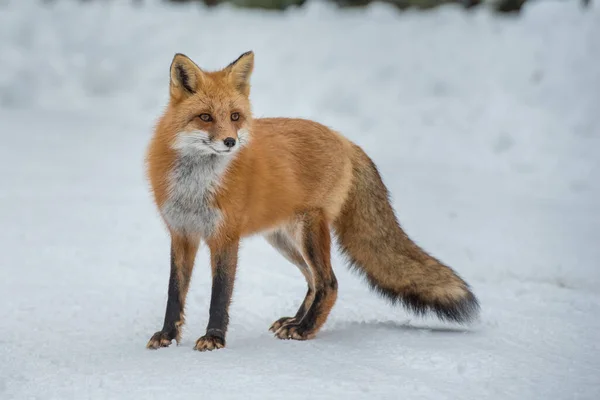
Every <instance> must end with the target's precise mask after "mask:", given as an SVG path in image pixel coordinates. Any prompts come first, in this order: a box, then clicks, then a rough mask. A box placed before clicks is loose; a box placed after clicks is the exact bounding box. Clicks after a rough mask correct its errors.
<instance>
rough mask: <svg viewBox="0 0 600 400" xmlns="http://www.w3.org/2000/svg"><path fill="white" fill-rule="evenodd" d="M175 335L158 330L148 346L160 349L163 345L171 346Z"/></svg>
mask: <svg viewBox="0 0 600 400" xmlns="http://www.w3.org/2000/svg"><path fill="white" fill-rule="evenodd" d="M173 339H174V337H173V336H172V335H171V334H169V332H163V331H158V332H156V333H155V334H154V335H152V337H151V338H150V340H149V341H148V344H147V345H146V348H148V349H153V350H154V349H159V348H161V347H169V345H170V344H171V342H172V341H173Z"/></svg>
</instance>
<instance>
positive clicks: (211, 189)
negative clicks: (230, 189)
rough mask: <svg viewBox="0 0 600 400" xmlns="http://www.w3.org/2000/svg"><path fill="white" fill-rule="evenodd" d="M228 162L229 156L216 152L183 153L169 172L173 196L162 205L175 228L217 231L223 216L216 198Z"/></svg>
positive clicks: (164, 213) (172, 226) (189, 231)
mask: <svg viewBox="0 0 600 400" xmlns="http://www.w3.org/2000/svg"><path fill="white" fill-rule="evenodd" d="M228 162H229V157H222V156H218V155H216V154H199V153H197V152H192V153H186V152H182V153H180V155H179V157H178V159H177V161H176V163H175V166H174V168H173V170H172V171H171V174H170V176H169V196H168V198H167V201H166V202H165V204H164V205H163V207H162V209H161V211H162V214H163V216H164V218H165V220H166V222H167V224H168V225H169V227H170V228H171V229H173V230H175V231H178V232H181V233H199V234H200V235H202V236H203V237H210V236H211V235H212V234H214V233H215V231H216V230H217V229H218V227H219V224H220V222H221V219H222V216H221V212H220V211H219V209H218V208H215V207H213V203H212V201H213V198H214V194H215V191H216V189H217V188H218V186H219V182H220V179H221V178H222V176H223V174H224V172H225V169H226V168H227V164H228Z"/></svg>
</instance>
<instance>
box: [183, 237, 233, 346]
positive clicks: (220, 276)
mask: <svg viewBox="0 0 600 400" xmlns="http://www.w3.org/2000/svg"><path fill="white" fill-rule="evenodd" d="M237 255H238V242H237V241H235V242H229V243H227V244H224V245H219V246H214V248H211V261H212V262H211V264H212V276H213V277H212V279H213V283H212V293H211V299H210V311H209V314H210V315H209V320H208V325H207V327H206V334H205V335H204V336H202V337H201V338H200V339H198V340H197V341H196V346H195V347H194V348H195V349H196V350H200V351H205V350H214V349H220V348H223V347H225V335H226V334H227V326H228V324H229V304H230V303H231V295H232V294H233V284H234V281H235V272H236V268H237Z"/></svg>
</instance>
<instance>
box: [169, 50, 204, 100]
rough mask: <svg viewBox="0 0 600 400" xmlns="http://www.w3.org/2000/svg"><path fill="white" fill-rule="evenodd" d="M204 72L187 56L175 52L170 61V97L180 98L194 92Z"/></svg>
mask: <svg viewBox="0 0 600 400" xmlns="http://www.w3.org/2000/svg"><path fill="white" fill-rule="evenodd" d="M203 74H204V73H203V72H202V70H201V69H200V67H198V66H197V65H196V64H195V63H194V62H193V61H192V60H190V58H189V57H187V56H186V55H183V54H180V53H177V54H175V57H173V62H171V84H170V91H171V97H173V98H174V99H177V100H180V99H183V98H185V97H187V96H189V95H192V94H194V93H196V91H197V90H198V88H199V87H200V84H201V82H202V75H203Z"/></svg>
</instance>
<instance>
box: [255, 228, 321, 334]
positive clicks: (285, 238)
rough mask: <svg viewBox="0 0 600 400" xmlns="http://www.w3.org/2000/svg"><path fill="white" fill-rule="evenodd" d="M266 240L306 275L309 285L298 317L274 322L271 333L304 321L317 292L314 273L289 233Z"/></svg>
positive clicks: (268, 237)
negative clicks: (290, 324) (284, 326)
mask: <svg viewBox="0 0 600 400" xmlns="http://www.w3.org/2000/svg"><path fill="white" fill-rule="evenodd" d="M265 239H267V242H269V244H270V245H271V246H273V247H274V248H275V249H276V250H277V251H278V252H279V253H280V254H281V255H283V256H284V257H285V258H286V259H287V260H288V261H289V262H291V263H292V264H294V265H295V266H296V267H298V269H299V270H300V272H302V275H304V278H306V283H307V284H308V290H307V292H306V296H305V297H304V301H302V304H301V305H300V307H299V308H298V311H297V312H296V315H295V316H293V317H282V318H279V319H278V320H277V321H275V322H273V324H272V325H271V327H270V328H269V330H270V331H271V332H276V331H277V330H278V329H279V328H281V327H282V326H283V325H286V324H289V323H293V322H298V321H300V320H302V318H303V317H304V315H305V314H306V311H307V310H308V309H309V308H310V306H311V304H312V302H313V300H314V298H315V291H314V284H313V277H312V272H311V270H310V268H309V266H308V265H307V264H306V261H304V257H302V253H300V251H298V249H297V247H296V245H295V244H294V242H293V240H292V239H291V238H290V235H289V234H288V233H287V232H285V231H283V230H280V231H276V232H274V233H271V234H269V235H267V236H265Z"/></svg>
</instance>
